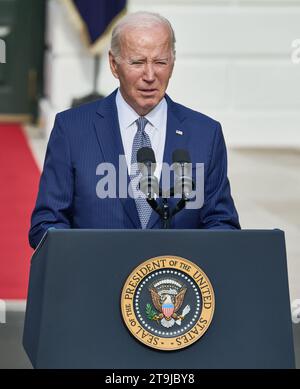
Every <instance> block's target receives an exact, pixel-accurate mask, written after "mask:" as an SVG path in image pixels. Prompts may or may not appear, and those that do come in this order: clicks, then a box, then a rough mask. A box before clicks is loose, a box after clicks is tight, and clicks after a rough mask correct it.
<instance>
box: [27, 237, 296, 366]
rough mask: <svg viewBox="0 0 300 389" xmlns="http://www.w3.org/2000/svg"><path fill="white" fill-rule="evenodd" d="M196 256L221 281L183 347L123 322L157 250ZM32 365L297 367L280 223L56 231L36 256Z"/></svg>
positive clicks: (30, 314)
mask: <svg viewBox="0 0 300 389" xmlns="http://www.w3.org/2000/svg"><path fill="white" fill-rule="evenodd" d="M164 255H165V256H180V257H182V258H186V259H187V260H189V261H192V262H193V263H195V264H196V265H198V266H199V267H200V268H201V269H202V270H203V271H204V272H205V274H206V275H207V276H208V277H209V279H210V282H211V284H212V286H213V289H214V295H215V311H214V316H213V319H212V322H211V325H210V327H209V328H208V330H207V331H206V332H205V334H204V335H203V337H201V338H200V339H199V340H198V341H197V342H195V343H193V344H192V345H190V346H189V347H186V348H184V349H181V350H176V351H160V350H155V349H153V348H150V347H147V346H145V345H144V344H142V343H141V342H139V341H138V340H137V339H136V338H134V337H133V336H132V335H131V333H130V332H129V330H128V329H127V327H126V326H125V324H124V321H123V318H122V314H121V308H120V298H121V291H122V288H123V285H124V283H125V281H126V279H127V277H128V276H129V274H130V273H131V272H132V271H133V269H134V268H136V267H137V266H138V265H139V264H140V263H142V262H144V261H145V260H147V259H149V258H153V257H158V256H164ZM23 345H24V348H25V351H26V353H27V355H28V357H29V359H30V361H31V363H32V365H33V366H34V367H35V368H95V369H98V368H100V369H110V368H115V369H151V368H152V369H188V368H189V369H202V368H221V369H223V368H238V369H239V368H246V369H247V368H264V369H273V368H274V369H275V368H276V369H277V368H295V361H294V349H293V336H292V323H291V312H290V301H289V289H288V276H287V264H286V252H285V241H284V233H283V232H282V231H280V230H242V231H233V230H226V231H225V230H222V231H221V230H219V231H218V230H54V229H53V230H49V231H48V232H47V234H46V235H45V236H44V238H43V240H42V242H41V243H40V245H39V246H38V248H37V250H36V251H35V253H34V255H33V257H32V260H31V270H30V282H29V291H28V300H27V309H26V317H25V326H24V334H23Z"/></svg>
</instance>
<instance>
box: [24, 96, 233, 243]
mask: <svg viewBox="0 0 300 389" xmlns="http://www.w3.org/2000/svg"><path fill="white" fill-rule="evenodd" d="M115 96H116V91H115V92H113V93H112V94H111V95H110V96H108V97H107V98H105V99H103V100H101V101H97V102H93V103H89V104H86V105H83V106H81V107H79V108H73V109H69V110H67V111H65V112H62V113H59V114H58V115H57V116H56V119H55V124H54V128H53V131H52V133H51V136H50V139H49V143H48V148H47V152H46V157H45V162H44V169H43V173H42V176H41V180H40V186H39V193H38V197H37V201H36V206H35V209H34V211H33V214H32V219H31V228H30V232H29V241H30V245H31V246H32V247H34V248H35V247H36V246H37V244H38V243H39V241H40V239H41V238H42V236H43V235H44V233H45V232H46V231H47V230H48V229H49V228H50V227H55V228H100V229H102V228H110V229H120V228H127V229H128V228H129V229H131V228H141V225H140V221H139V217H138V213H137V209H136V205H135V201H134V199H132V198H130V197H128V198H106V199H100V198H98V197H97V195H96V186H97V182H99V179H100V178H101V177H99V176H97V175H96V168H97V166H98V165H99V164H100V163H102V162H110V163H112V164H113V165H114V166H115V167H116V168H117V173H118V163H119V155H124V150H123V145H122V139H121V135H120V129H119V122H118V114H117V108H116V103H115ZM166 100H167V104H168V117H167V133H166V144H165V150H164V162H168V163H169V164H171V163H172V152H173V151H174V150H176V149H187V150H188V151H189V153H190V156H191V160H192V163H193V164H194V163H196V162H198V163H204V172H205V176H204V183H205V189H204V205H203V206H202V208H200V209H184V210H182V211H181V212H180V213H178V214H177V215H176V216H175V217H174V219H173V221H172V228H206V229H207V228H219V229H228V228H230V229H234V228H240V226H239V221H238V215H237V212H236V209H235V207H234V203H233V200H232V198H231V195H230V186H229V181H228V178H227V157H226V147H225V143H224V138H223V134H222V129H221V125H220V123H218V122H216V121H215V120H213V119H211V118H209V117H207V116H205V115H203V114H201V113H199V112H195V111H192V110H191V109H189V108H186V107H184V106H182V105H180V104H177V103H175V102H173V101H172V100H171V99H170V98H169V97H168V96H166ZM176 130H181V131H183V135H178V134H177V133H176ZM177 201H178V200H177ZM171 203H172V201H171ZM160 226H161V223H160V220H159V217H158V215H157V214H156V213H154V212H152V215H151V217H150V220H149V223H148V226H147V228H160Z"/></svg>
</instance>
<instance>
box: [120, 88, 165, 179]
mask: <svg viewBox="0 0 300 389" xmlns="http://www.w3.org/2000/svg"><path fill="white" fill-rule="evenodd" d="M116 104H117V111H118V118H119V125H120V131H121V137H122V142H123V148H124V152H125V158H126V162H127V166H128V167H129V168H128V174H129V175H130V165H131V152H132V144H133V138H134V136H135V134H136V131H137V124H136V120H137V119H138V118H139V115H138V114H137V113H136V112H135V110H134V109H133V108H132V107H131V106H130V105H129V104H127V102H126V101H125V100H124V98H123V96H122V94H121V92H120V89H118V92H117V95H116ZM167 111H168V105H167V102H166V99H165V98H163V99H162V100H161V101H160V102H159V104H158V105H157V106H156V107H155V108H153V110H152V111H150V112H149V113H148V114H147V115H145V118H146V119H147V120H148V123H147V124H146V127H145V131H146V133H147V134H148V135H149V138H150V141H151V146H152V149H153V151H154V154H155V159H156V164H157V165H156V169H155V172H154V175H155V176H156V177H157V179H158V180H159V179H160V174H161V169H162V162H163V155H164V149H165V140H166V131H167Z"/></svg>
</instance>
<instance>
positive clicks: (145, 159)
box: [136, 147, 156, 163]
mask: <svg viewBox="0 0 300 389" xmlns="http://www.w3.org/2000/svg"><path fill="white" fill-rule="evenodd" d="M136 159H137V162H138V163H149V162H150V163H156V160H155V155H154V151H153V149H151V147H142V148H141V149H139V150H138V151H137V154H136Z"/></svg>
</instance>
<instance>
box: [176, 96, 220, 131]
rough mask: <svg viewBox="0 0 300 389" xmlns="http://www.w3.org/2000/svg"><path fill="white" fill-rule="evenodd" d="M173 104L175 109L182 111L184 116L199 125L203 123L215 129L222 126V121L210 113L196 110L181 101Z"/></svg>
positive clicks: (181, 113)
mask: <svg viewBox="0 0 300 389" xmlns="http://www.w3.org/2000/svg"><path fill="white" fill-rule="evenodd" d="M173 104H174V107H175V109H176V110H177V111H178V112H180V115H181V116H182V117H185V118H186V119H187V120H189V121H192V122H195V123H197V124H198V125H199V124H201V125H202V126H205V127H209V128H214V129H216V128H218V127H220V123H219V122H218V121H217V120H215V119H213V118H212V117H210V116H208V115H205V114H203V113H202V112H199V111H195V110H193V109H191V108H188V107H186V106H185V105H182V104H179V103H175V102H174V103H173Z"/></svg>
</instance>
